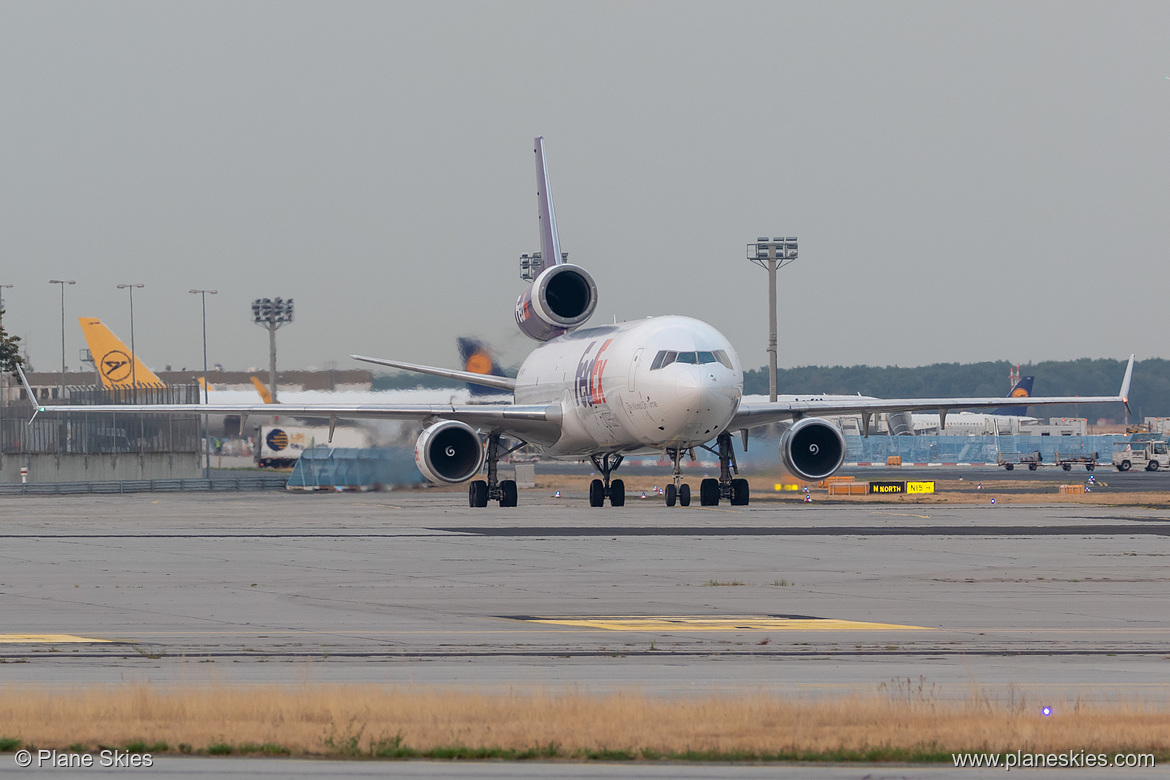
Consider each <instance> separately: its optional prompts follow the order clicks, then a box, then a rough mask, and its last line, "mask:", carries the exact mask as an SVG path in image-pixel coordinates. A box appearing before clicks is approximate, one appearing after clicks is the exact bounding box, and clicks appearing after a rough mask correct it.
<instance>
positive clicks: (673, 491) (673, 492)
mask: <svg viewBox="0 0 1170 780" xmlns="http://www.w3.org/2000/svg"><path fill="white" fill-rule="evenodd" d="M662 493H663V495H664V496H665V498H666V505H667V506H674V502H675V499H677V498H678V489H677V488H675V486H674V483H673V482H672V483H670V484H668V485H667V486H666V490H664V491H662Z"/></svg>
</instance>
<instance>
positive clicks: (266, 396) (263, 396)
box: [251, 377, 272, 404]
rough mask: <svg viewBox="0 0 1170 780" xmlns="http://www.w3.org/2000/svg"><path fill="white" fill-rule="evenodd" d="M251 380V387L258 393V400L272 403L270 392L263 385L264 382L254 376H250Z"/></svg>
mask: <svg viewBox="0 0 1170 780" xmlns="http://www.w3.org/2000/svg"><path fill="white" fill-rule="evenodd" d="M251 380H252V387H254V388H256V392H257V393H259V394H260V400H261V401H263V402H264V403H266V404H270V403H272V393H270V392H269V391H268V388H267V387H266V386H265V385H264V383H263V382H261V381H260V380H259V379H257V378H256V377H251Z"/></svg>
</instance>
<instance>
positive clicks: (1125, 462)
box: [1117, 460, 1130, 471]
mask: <svg viewBox="0 0 1170 780" xmlns="http://www.w3.org/2000/svg"><path fill="white" fill-rule="evenodd" d="M1129 467H1130V462H1129V461H1128V460H1123V461H1121V465H1119V466H1118V467H1117V470H1118V471H1129Z"/></svg>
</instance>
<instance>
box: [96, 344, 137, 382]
mask: <svg viewBox="0 0 1170 780" xmlns="http://www.w3.org/2000/svg"><path fill="white" fill-rule="evenodd" d="M99 365H100V366H101V370H102V376H104V377H105V378H106V379H108V380H110V381H111V382H121V381H122V380H124V379H128V378H129V377H130V356H129V355H127V354H126V353H125V352H123V351H122V350H120V349H111V350H110V351H109V352H107V353H106V354H104V355H102V360H101V363H100V364H99Z"/></svg>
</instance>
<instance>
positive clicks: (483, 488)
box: [467, 433, 525, 507]
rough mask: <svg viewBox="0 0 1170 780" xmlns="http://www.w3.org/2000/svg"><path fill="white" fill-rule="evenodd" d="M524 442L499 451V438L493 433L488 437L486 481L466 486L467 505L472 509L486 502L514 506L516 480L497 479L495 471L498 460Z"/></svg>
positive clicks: (477, 481) (479, 480) (483, 505)
mask: <svg viewBox="0 0 1170 780" xmlns="http://www.w3.org/2000/svg"><path fill="white" fill-rule="evenodd" d="M524 444H525V442H520V443H519V444H517V445H516V446H514V447H512V448H510V449H507V450H504V451H503V452H501V451H500V448H501V445H500V437H499V435H498V434H495V433H493V434H492V435H490V436H488V443H487V480H486V481H485V480H482V479H477V480H475V481H474V482H472V483H471V484H470V485H468V486H467V504H468V506H472V507H485V506H487V505H488V501H499V502H500V506H516V498H517V494H516V480H514V479H504V480H500V479H498V478H497V469H498V467H499V463H500V458H502V457H504V456H505V455H509V454H511V453H513V452H515V451H516V450H518V449H520V448H521V447H523V446H524Z"/></svg>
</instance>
